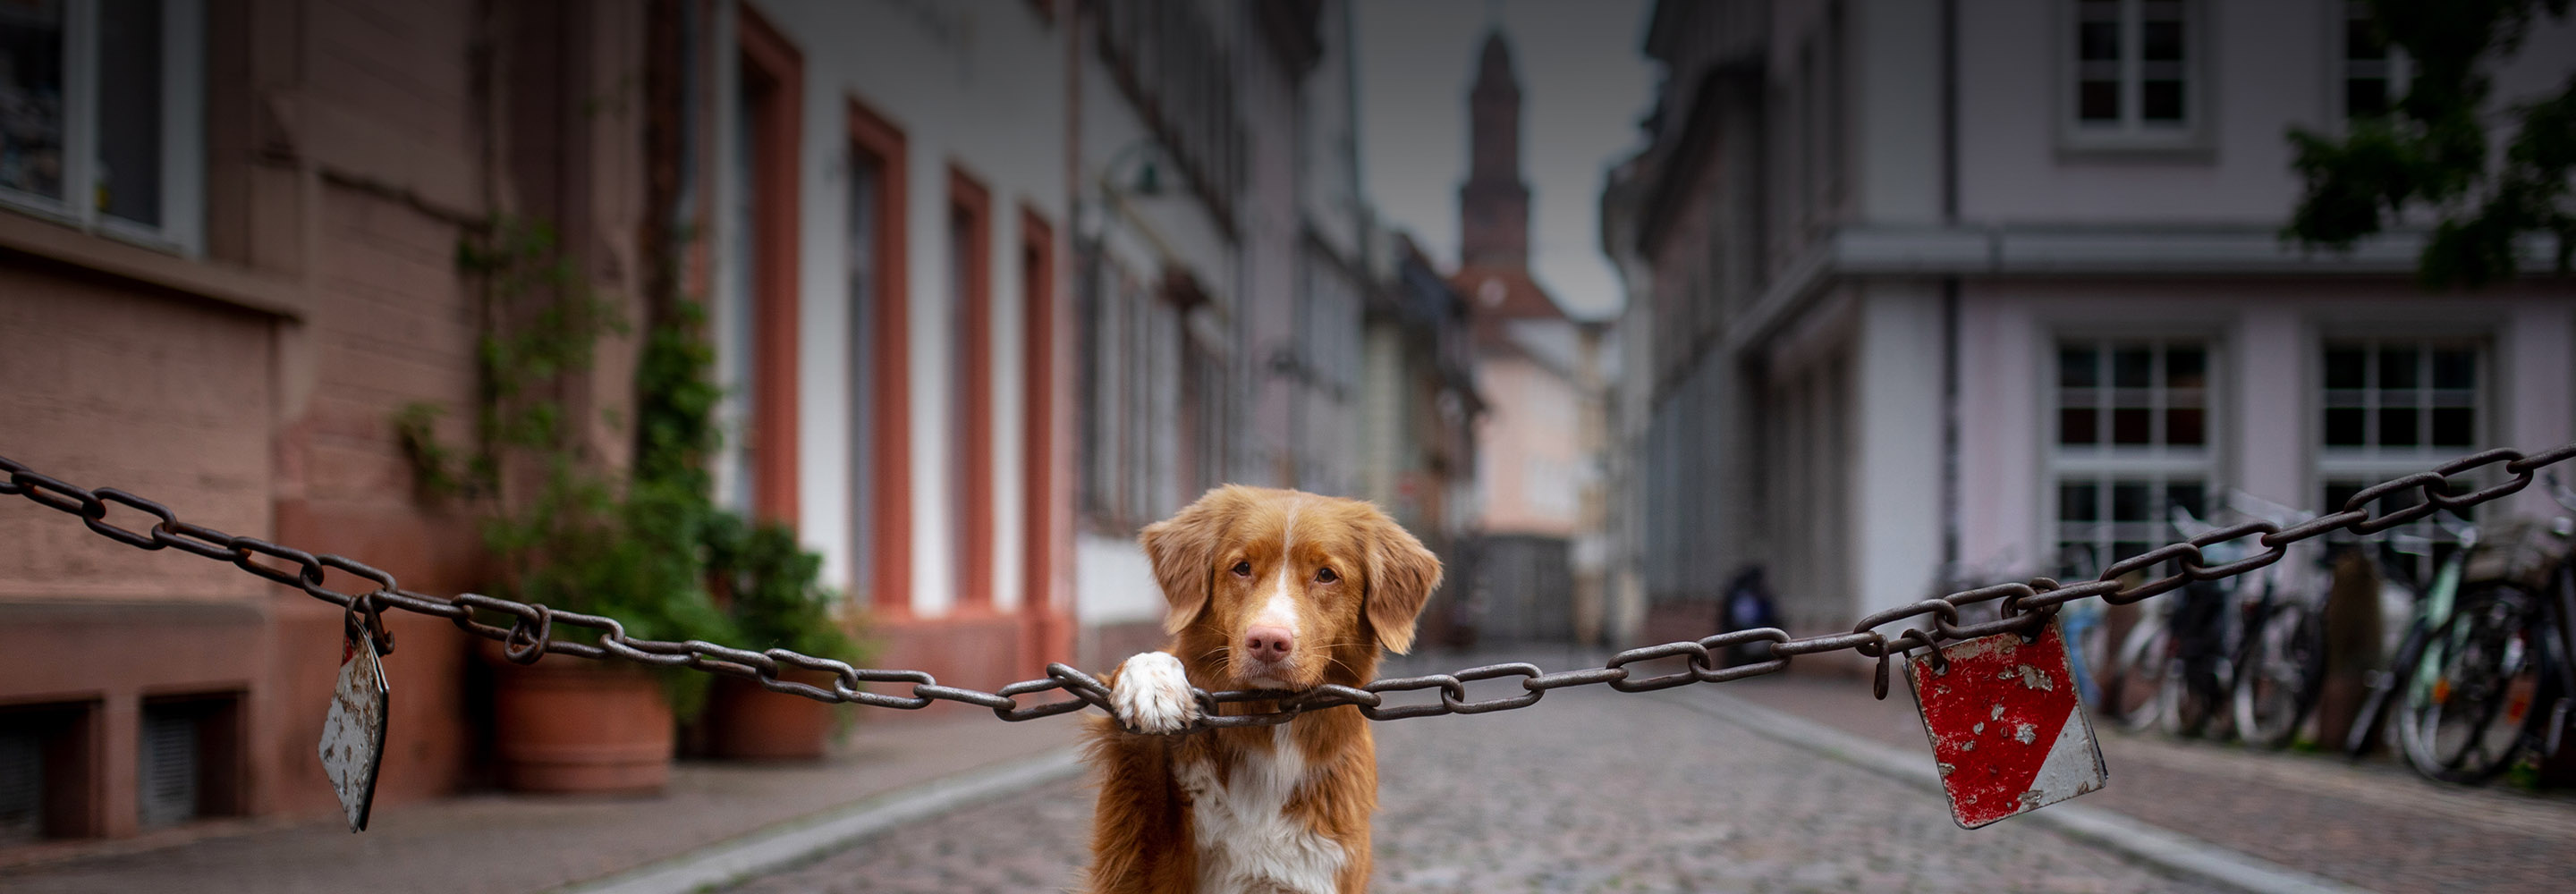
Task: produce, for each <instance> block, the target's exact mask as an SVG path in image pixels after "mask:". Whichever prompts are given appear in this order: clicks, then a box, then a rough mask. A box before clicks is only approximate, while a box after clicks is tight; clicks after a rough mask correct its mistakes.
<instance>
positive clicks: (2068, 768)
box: [1906, 623, 2110, 829]
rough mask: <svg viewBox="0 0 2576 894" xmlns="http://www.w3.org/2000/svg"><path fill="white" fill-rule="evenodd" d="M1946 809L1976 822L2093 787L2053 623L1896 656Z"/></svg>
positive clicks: (2087, 731) (2092, 757)
mask: <svg viewBox="0 0 2576 894" xmlns="http://www.w3.org/2000/svg"><path fill="white" fill-rule="evenodd" d="M1906 670H1907V673H1906V676H1907V677H1908V678H1910V679H1911V680H1912V681H1913V683H1914V701H1915V704H1916V705H1918V706H1920V707H1921V709H1922V712H1923V728H1924V731H1925V732H1926V733H1928V734H1929V735H1930V736H1931V739H1932V757H1933V760H1935V761H1938V762H1939V766H1940V769H1941V787H1942V788H1943V789H1945V790H1946V791H1948V792H1949V794H1950V815H1951V816H1952V817H1953V818H1955V819H1957V820H1958V821H1959V825H1961V826H1963V827H1966V828H1970V829H1974V828H1976V827H1978V826H1983V825H1986V824H1987V823H1991V822H1994V821H1996V820H1999V819H2003V818H2005V817H2008V816H2012V815H2014V814H2019V813H2024V812H2027V811H2031V810H2035V809H2038V808H2041V807H2045V806H2048V805H2050V804H2055V803H2057V802H2059V801H2063V800H2066V799H2068V798H2072V797H2075V796H2076V795H2080V794H2083V793H2085V792H2089V791H2093V790H2096V789H2099V788H2101V787H2102V784H2103V782H2104V780H2105V779H2107V778H2108V777H2109V775H2110V774H2109V772H2108V771H2107V770H2106V769H2104V767H2103V766H2102V750H2101V748H2099V747H2098V746H2096V745H2095V744H2094V741H2093V723H2092V721H2091V720H2089V719H2087V718H2086V717H2085V715H2084V703H2083V699H2081V698H2080V697H2078V696H2077V694H2076V691H2075V674H2074V672H2073V670H2072V669H2071V666H2070V665H2069V664H2068V663H2067V660H2066V640H2065V639H2064V638H2063V637H2061V636H2059V635H2058V632H2057V625H2056V624H2054V623H2051V624H2049V625H2048V626H2047V627H2046V628H2044V629H2042V630H2041V631H2040V633H2039V636H2038V637H2036V638H2034V639H2031V640H2029V641H2024V640H2023V639H2022V638H2021V636H2020V635H2018V634H2011V633H2004V634H1997V635H1995V636H1987V637H1979V638H1977V639H1971V640H1962V641H1960V642H1957V643H1952V644H1950V645H1949V646H1946V647H1944V648H1942V649H1941V658H1940V660H1935V659H1934V658H1933V657H1932V656H1931V655H1929V654H1917V655H1914V656H1912V657H1911V658H1910V659H1909V660H1908V661H1907V662H1906Z"/></svg>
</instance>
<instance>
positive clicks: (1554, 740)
mask: <svg viewBox="0 0 2576 894" xmlns="http://www.w3.org/2000/svg"><path fill="white" fill-rule="evenodd" d="M1377 734H1378V737H1379V738H1378V743H1379V753H1380V767H1381V772H1382V779H1383V789H1382V792H1381V799H1380V800H1381V811H1380V813H1379V816H1378V820H1377V877H1376V885H1375V887H1374V889H1375V890H1379V891H1390V892H1412V891H1420V892H1435V891H1478V892H1519V891H1746V892H1798V891H1853V890H1885V891H1924V892H1945V891H1963V892H1964V891H1980V892H1983V891H2048V892H2059V891H2064V892H2078V891H2101V892H2114V891H2116V892H2131V891H2203V890H2210V889H2208V888H2205V887H2202V886H2199V885H2196V884H2193V883H2189V882H2183V881H2177V880H2174V879H2170V878H2166V877H2163V876H2160V875H2157V874H2155V873H2154V872H2153V871H2151V870H2148V869H2145V868H2142V867H2140V866H2137V865H2133V864H2131V863H2128V862H2125V861H2123V860H2122V859H2120V858H2118V857H2116V856H2113V855H2111V854H2109V853H2106V852H2103V851H2100V850H2097V849H2094V848H2092V847H2089V846H2086V845H2084V844H2080V843H2078V842H2075V841H2073V840H2070V839H2067V838H2065V837H2062V836H2060V835H2058V834H2057V833H2054V832H2052V831H2049V830H2047V829H2043V828H2038V827H2032V826H2019V825H2016V824H2014V823H2012V822H2009V821H2008V822H2006V823H2004V824H2003V825H2000V826H1993V827H1989V828H1987V829H1985V830H1983V831H1979V832H1968V831H1963V830H1961V829H1959V828H1958V827H1957V826H1955V825H1953V824H1952V823H1951V821H1950V818H1949V815H1948V813H1947V806H1946V805H1945V804H1944V803H1943V802H1942V801H1941V799H1940V798H1939V797H1938V796H1935V795H1930V794H1928V793H1925V792H1923V791H1921V790H1919V789H1915V788H1911V787H1908V786H1906V785H1904V784H1902V783H1898V782H1895V781H1892V780H1889V779H1887V778H1885V777H1882V776H1878V775H1875V774H1872V773H1870V772H1868V771H1866V770H1862V769H1859V768H1856V767H1852V766H1850V765H1847V764H1844V763H1841V762H1838V761H1834V760H1829V759H1823V758H1820V757H1819V756H1817V755H1813V754H1809V753H1805V752H1802V751H1800V750H1798V749H1796V748H1794V747H1792V746H1789V745H1785V744H1782V743H1779V742H1776V741H1773V740H1770V739H1766V738H1762V737H1760V736H1756V735H1754V734H1752V733H1749V732H1747V731H1745V730H1744V729H1743V728H1742V727H1739V726H1736V725H1734V724H1731V723H1727V722H1725V721H1722V720H1719V719H1716V718H1714V717H1711V716H1709V715H1708V714H1705V713H1701V712H1699V711H1695V710H1689V709H1685V708H1682V707H1680V706H1678V705H1677V704H1675V703H1674V702H1672V701H1670V700H1667V699H1663V698H1659V697H1655V696H1638V695H1619V694H1615V693H1611V692H1607V691H1602V690H1572V691H1565V692H1560V693H1557V694H1554V695H1551V696H1550V697H1549V698H1548V700H1547V705H1546V707H1545V709H1543V710H1533V711H1507V712H1502V713H1498V714H1490V715H1483V716H1474V717H1447V718H1437V719H1425V720H1410V721H1403V722H1396V723H1386V724H1381V725H1379V726H1378V727H1377ZM1090 800H1091V799H1090V794H1089V793H1088V792H1087V791H1085V790H1082V789H1081V788H1079V787H1077V786H1071V785H1067V786H1061V787H1054V788H1040V789H1036V790H1033V791H1030V792H1026V793H1023V794H1020V795H1016V796H1012V797H1009V798H1005V799H1003V800H1000V801H996V802H992V803H988V804H984V805H980V806H976V807H972V808H968V809H965V810H960V811H957V812H955V813H951V814H948V815H946V816H944V817H941V818H940V819H938V820H936V821H933V822H931V823H927V824H924V825H921V826H918V827H915V828H912V829H909V830H906V831H903V832H899V833H895V834H891V835H885V836H881V837H878V838H875V839H872V840H868V841H865V842H862V843H860V844H859V845H857V846H855V847H852V848H850V849H848V850H845V851H842V852H840V853H838V854H835V855H832V856H829V857H826V858H824V859H821V860H818V861H816V862H813V863H811V864H808V865H806V866H803V867H801V868H797V869H794V870H790V871H787V872H783V873H779V874H776V875H772V876H769V877H766V878H763V879H759V880H756V881H753V882H751V883H748V884H745V885H743V886H740V887H738V888H736V889H734V890H736V891H738V892H745V894H749V892H761V894H787V892H808V891H834V892H859V891H869V892H874V891H920V892H952V891H1029V890H1060V889H1065V888H1069V887H1071V885H1072V884H1073V882H1074V880H1075V879H1076V872H1077V870H1078V868H1079V866H1080V865H1081V863H1082V861H1083V840H1084V837H1085V835H1086V834H1087V830H1088V822H1089V817H1090Z"/></svg>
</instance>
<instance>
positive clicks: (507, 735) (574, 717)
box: [486, 644, 674, 794]
mask: <svg viewBox="0 0 2576 894" xmlns="http://www.w3.org/2000/svg"><path fill="white" fill-rule="evenodd" d="M487 645H489V644H487ZM486 651H487V652H488V653H489V654H490V656H491V658H492V660H493V663H494V665H495V669H494V671H493V693H492V714H493V718H492V729H493V738H494V742H493V746H492V751H493V757H494V759H495V761H496V762H497V763H498V765H499V766H498V769H499V771H500V782H501V785H502V787H504V788H508V789H511V790H514V791H523V792H565V793H624V794H650V793H653V792H659V791H661V790H662V787H663V786H664V785H665V784H668V783H669V782H670V780H671V755H672V745H673V741H674V736H673V732H672V722H671V703H670V700H669V698H668V697H666V696H665V695H664V694H663V691H662V685H661V683H660V682H659V681H656V680H655V679H653V677H652V676H651V675H650V674H647V673H645V672H643V671H642V670H640V669H637V668H633V667H627V666H623V665H608V664H602V663H600V662H596V661H587V660H583V659H579V658H573V657H570V656H565V655H552V656H548V657H547V658H545V659H544V660H542V661H539V662H538V663H536V664H533V665H524V666H523V665H517V664H511V663H509V662H507V661H503V660H501V658H500V650H499V648H498V647H497V646H493V647H492V648H490V649H487V650H486Z"/></svg>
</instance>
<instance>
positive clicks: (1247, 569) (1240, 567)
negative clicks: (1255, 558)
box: [1234, 560, 1252, 577]
mask: <svg viewBox="0 0 2576 894" xmlns="http://www.w3.org/2000/svg"><path fill="white" fill-rule="evenodd" d="M1234 573H1235V574H1238V575H1241V576H1243V577H1251V576H1252V563H1251V562H1250V561H1248V560H1247V561H1242V562H1236V563H1234Z"/></svg>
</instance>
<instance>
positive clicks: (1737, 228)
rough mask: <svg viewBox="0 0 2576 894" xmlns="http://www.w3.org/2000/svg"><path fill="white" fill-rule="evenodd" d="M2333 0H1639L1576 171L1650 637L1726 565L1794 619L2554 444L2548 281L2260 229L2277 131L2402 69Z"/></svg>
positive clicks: (2536, 40)
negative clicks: (1606, 282)
mask: <svg viewBox="0 0 2576 894" xmlns="http://www.w3.org/2000/svg"><path fill="white" fill-rule="evenodd" d="M2360 14H2361V13H2360V12H2359V7H2358V6H2357V5H2354V4H2347V3H2343V2H2330V0H2309V2H2278V3H2254V4H2246V3H2201V2H2161V0H2157V2H2141V0H2090V2H2050V0H1982V2H1964V3H1957V4H1924V3H1910V2H1889V0H1797V2H1787V0H1783V2H1758V0H1746V2H1727V3H1710V4H1685V3H1663V4H1658V5H1657V7H1656V9H1655V12H1654V17H1653V21H1652V25H1651V28H1650V33H1649V35H1648V37H1647V40H1646V49H1647V51H1648V53H1649V54H1650V55H1651V56H1653V57H1654V58H1655V59H1657V60H1658V61H1660V62H1661V63H1662V64H1663V65H1664V66H1665V67H1666V72H1667V77H1666V79H1665V81H1664V87H1663V88H1662V90H1661V92H1660V94H1659V97H1658V104H1657V106H1656V111H1655V113H1654V115H1653V116H1652V117H1651V118H1650V120H1649V122H1648V126H1647V131H1648V136H1649V139H1650V145H1649V148H1647V149H1646V150H1644V151H1643V152H1642V153H1641V154H1640V155H1639V156H1638V157H1636V158H1635V159H1632V160H1631V161H1629V162H1628V163H1627V164H1625V165H1623V166H1622V167H1621V168H1619V169H1618V171H1617V174H1616V176H1615V178H1614V182H1613V184H1612V185H1611V186H1610V188H1609V189H1608V190H1607V191H1606V192H1605V195H1604V205H1605V208H1608V209H1611V210H1612V214H1611V217H1612V218H1613V219H1611V220H1610V221H1608V222H1607V223H1605V227H1604V241H1605V246H1606V248H1607V249H1608V250H1609V251H1610V253H1611V254H1612V256H1613V257H1614V259H1615V260H1617V261H1618V262H1619V267H1620V269H1621V270H1622V272H1623V274H1624V275H1625V276H1626V277H1627V278H1628V288H1629V290H1630V294H1631V298H1632V300H1631V302H1630V305H1629V308H1628V310H1627V312H1626V313H1627V316H1626V318H1625V320H1624V325H1625V326H1626V327H1627V328H1628V331H1630V332H1631V333H1635V335H1634V336H1633V337H1632V339H1631V341H1630V343H1629V347H1630V350H1631V352H1632V353H1631V355H1630V356H1629V358H1628V360H1629V365H1628V381H1627V382H1626V383H1624V384H1623V386H1622V390H1621V394H1622V406H1623V409H1624V410H1625V411H1626V412H1628V413H1630V414H1632V418H1634V419H1636V420H1638V423H1637V424H1634V425H1632V426H1631V429H1630V432H1629V434H1628V437H1629V438H1630V439H1631V444H1632V447H1631V450H1632V455H1633V456H1634V457H1635V459H1634V466H1633V468H1634V474H1633V475H1631V476H1629V480H1630V481H1631V482H1633V484H1632V486H1630V487H1628V488H1626V490H1625V499H1626V500H1627V501H1628V503H1629V506H1630V509H1629V511H1630V512H1631V513H1632V514H1633V517H1634V518H1636V519H1637V524H1636V525H1635V534H1636V536H1635V538H1634V542H1635V544H1636V547H1635V549H1634V550H1633V559H1632V561H1634V562H1635V564H1636V566H1637V567H1638V569H1639V577H1640V579H1641V581H1642V585H1643V588H1644V589H1645V591H1646V592H1647V594H1648V597H1649V600H1650V602H1651V604H1652V606H1653V609H1654V610H1653V611H1651V612H1650V617H1651V619H1652V620H1651V622H1650V624H1649V626H1650V628H1653V629H1655V630H1656V631H1657V633H1656V634H1655V636H1654V637H1652V638H1669V637H1670V636H1679V635H1684V634H1689V635H1698V633H1697V631H1702V630H1705V629H1707V625H1708V623H1709V621H1710V620H1712V619H1713V618H1714V610H1713V608H1712V607H1710V602H1711V601H1713V600H1715V599H1716V598H1718V596H1719V595H1720V594H1719V593H1717V592H1716V590H1715V588H1716V587H1718V586H1721V585H1722V584H1723V582H1724V581H1725V580H1726V579H1727V577H1728V576H1729V575H1727V574H1725V573H1724V571H1725V570H1730V569H1733V568H1735V567H1738V566H1740V565H1743V564H1747V563H1764V564H1767V565H1768V566H1769V567H1770V568H1771V570H1772V572H1773V577H1772V579H1773V581H1774V587H1775V589H1777V590H1778V591H1779V592H1780V594H1781V597H1782V609H1783V615H1784V617H1785V619H1786V621H1787V622H1788V624H1789V625H1790V626H1791V627H1792V628H1793V629H1795V630H1798V631H1801V632H1816V631H1820V630H1829V629H1833V628H1835V627H1838V626H1842V625H1848V624H1849V623H1851V621H1852V620H1853V619H1854V618H1857V617H1858V616H1860V615H1862V614H1866V613H1868V612H1870V611H1873V610H1877V609H1881V608H1886V607H1889V606H1894V605H1899V604H1902V603H1904V602H1907V601H1910V600H1914V599H1918V598H1922V597H1923V596H1925V595H1929V594H1932V593H1933V592H1934V591H1935V590H1936V589H1938V588H1940V587H1941V585H1942V579H1943V578H1944V576H1945V567H1946V568H1947V569H1948V570H1949V572H1951V573H1952V576H1956V575H1983V576H1985V577H2000V576H2005V575H2027V574H2031V573H2050V574H2086V575H2089V574H2091V573H2093V571H2094V570H2097V569H2099V568H2100V567H2103V566H2104V565H2107V564H2108V563H2110V562H2112V561H2115V560H2116V559H2118V558H2122V557H2125V556H2128V555H2134V554H2136V553H2138V552H2141V551H2143V550H2145V549H2146V548H2148V547H2150V546H2153V545H2157V544H2161V543H2163V542H2166V541H2168V540H2171V539H2175V532H2174V530H2173V529H2172V528H2171V527H2170V526H2169V525H2168V524H2167V522H2166V521H2165V519H2166V518H2167V511H2168V509H2169V507H2172V506H2181V507H2183V508H2185V509H2188V510H2190V511H2194V512H2198V513H2203V514H2208V513H2213V512H2216V511H2217V510H2218V507H2220V506H2222V505H2224V504H2225V503H2227V502H2229V501H2230V500H2231V499H2233V501H2234V502H2237V503H2239V504H2240V505H2241V504H2246V503H2249V502H2250V501H2247V500H2245V499H2243V498H2242V497H2236V496H2235V495H2236V494H2239V493H2241V494H2243V495H2247V496H2251V497H2254V498H2259V499H2261V500H2267V501H2272V502H2275V503H2280V504H2287V505H2291V506H2301V507H2317V506H2320V505H2326V504H2337V505H2339V503H2340V501H2341V500H2342V499H2343V497H2344V495H2347V494H2349V493H2351V492H2352V490H2353V489H2354V488H2355V487H2356V486H2358V485H2360V484H2362V483H2367V482H2370V481H2375V480H2378V479H2380V478H2384V477H2388V476H2391V475H2395V474H2398V473H2402V472H2407V471H2413V470H2416V469H2420V468H2424V467H2427V466H2430V465H2432V464H2435V463H2437V462H2439V461H2441V460H2443V459H2446V458H2449V457H2452V456H2457V455H2460V454H2465V453H2468V452H2471V451H2474V450H2477V449H2480V448H2485V447H2493V446H2515V447H2533V446H2542V445H2550V444H2555V443H2558V442H2561V441H2565V440H2567V439H2568V438H2569V437H2570V435H2571V409H2576V401H2571V399H2570V397H2569V395H2570V393H2571V385H2572V384H2576V367H2572V366H2571V363H2570V359H2569V358H2570V357H2571V355H2576V302H2571V301H2570V300H2569V298H2570V297H2571V296H2570V294H2569V291H2568V288H2567V286H2566V285H2565V284H2564V283H2563V282H2560V281H2551V280H2541V279H2533V280H2527V281H2523V282H2517V283H2511V284H2506V285H2503V286H2499V287H2496V288H2493V289H2490V290H2488V291H2485V292H2480V293H2475V294H2429V293H2426V292H2424V291H2421V290H2420V289H2418V288H2417V287H2416V285H2415V284H2414V283H2415V280H2414V276H2413V274H2414V266H2415V265H2414V261H2415V251H2416V248H2417V247H2418V246H2420V245H2421V239H2422V236H2423V232H2422V230H2420V229H2416V230H2407V231H2401V232H2399V233H2396V234H2393V235H2391V236H2389V237H2387V238H2384V239H2379V240H2375V241H2371V242H2367V243H2364V244H2363V245H2361V246H2359V247H2358V248H2357V249H2356V250H2355V251H2354V252H2351V253H2349V254H2336V253H2328V252H2316V253H2308V252H2302V251H2299V250H2297V249H2295V248H2294V247H2290V246H2286V245H2284V244H2283V243H2282V241H2281V240H2280V239H2279V237H2278V232H2279V229H2280V227H2281V225H2282V223H2283V222H2284V221H2285V220H2287V219H2288V215H2289V211H2290V209H2291V207H2292V205H2293V204H2294V202H2295V201H2296V199H2297V197H2298V194H2299V181H2298V179H2297V177H2296V176H2295V175H2294V174H2293V173H2292V172H2291V170H2290V167H2289V163H2290V159H2291V149H2290V146H2289V144H2288V142H2287V141H2286V140H2285V139H2284V133H2285V132H2286V130H2287V129H2288V128H2289V127H2291V126H2294V125H2296V126H2304V127H2309V128H2333V127H2337V126H2340V124H2339V122H2341V121H2343V120H2345V119H2346V118H2347V116H2350V115H2358V114H2367V113H2369V112H2371V111H2372V110H2374V109H2377V108H2382V107H2384V103H2385V100H2386V97H2387V96H2388V95H2389V94H2390V91H2392V90H2393V91H2402V90H2403V86H2404V85H2403V66H2402V64H2392V63H2391V62H2390V60H2389V57H2388V54H2387V53H2386V52H2385V51H2384V50H2382V49H2378V48H2375V46H2374V45H2373V44H2372V43H2371V41H2370V40H2369V39H2368V33H2369V32H2368V30H2367V28H2366V27H2360V28H2356V27H2355V22H2354V17H2355V16H2357V15H2360ZM2570 58H2576V31H2571V30H2570V29H2569V28H2568V27H2567V26H2566V24H2565V23H2545V24H2544V25H2543V26H2541V27H2539V28H2536V29H2535V31H2534V32H2533V34H2532V35H2531V37H2530V39H2529V40H2528V41H2527V43H2526V44H2525V45H2524V46H2523V48H2522V50H2521V52H2520V53H2519V54H2518V55H2516V56H2514V57H2513V58H2511V59H2507V60H2504V61H2503V62H2502V63H2501V64H2499V65H2498V66H2497V68H2496V70H2495V75H2496V79H2497V85H2498V91H2497V94H2498V98H2499V101H2508V102H2509V101H2513V100H2516V99H2518V98H2523V97H2528V96H2529V95H2531V94H2532V93H2533V92H2534V91H2537V90H2543V89H2554V88H2555V87H2556V86H2557V85H2558V84H2560V83H2561V82H2562V81H2563V79H2564V78H2565V77H2566V76H2567V63H2566V61H2565V60H2567V59H2570ZM1649 332H1651V333H1652V334H1651V335H1648V334H1646V333H1649ZM2517 499H2518V500H2520V502H2518V503H2514V504H2510V505H2509V506H2508V507H2506V508H2505V509H2503V510H2501V511H2505V512H2511V511H2514V509H2513V507H2516V506H2518V507H2520V508H2521V509H2522V510H2524V511H2537V509H2539V508H2540V504H2544V503H2546V497H2541V496H2536V495H2526V496H2524V497H2520V498H2517ZM2534 501H2537V502H2534ZM2482 511H2489V512H2492V511H2496V510H2482ZM2425 527H2426V530H2425V531H2424V533H2427V534H2431V535H2435V536H2439V535H2440V533H2441V532H2440V531H2438V530H2437V529H2433V528H2432V527H2431V526H2429V525H2427V526H2425ZM1712 569H1717V570H1716V571H1712ZM1981 580H1982V578H1981Z"/></svg>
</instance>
